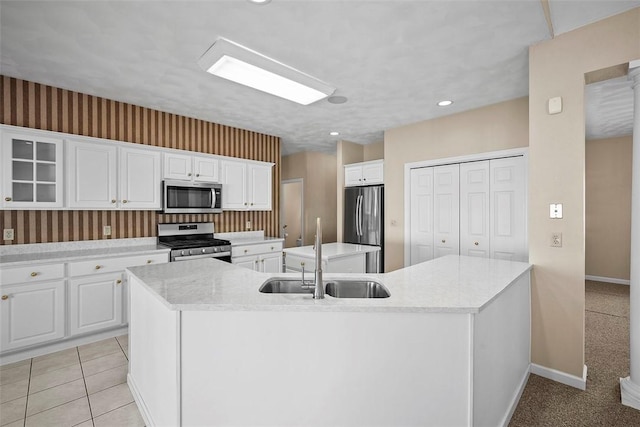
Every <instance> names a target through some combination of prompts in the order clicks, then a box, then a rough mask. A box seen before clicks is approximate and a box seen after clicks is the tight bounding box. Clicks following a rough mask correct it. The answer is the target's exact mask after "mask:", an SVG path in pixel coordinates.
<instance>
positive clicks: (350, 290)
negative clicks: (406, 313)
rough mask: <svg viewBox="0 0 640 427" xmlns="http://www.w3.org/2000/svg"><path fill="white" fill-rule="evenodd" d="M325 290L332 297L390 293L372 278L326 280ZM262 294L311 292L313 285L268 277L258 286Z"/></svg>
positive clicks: (384, 295)
mask: <svg viewBox="0 0 640 427" xmlns="http://www.w3.org/2000/svg"><path fill="white" fill-rule="evenodd" d="M324 285H325V292H326V293H327V294H328V295H330V296H332V297H334V298H388V297H389V296H390V295H391V294H390V293H389V290H388V289H387V288H385V287H384V285H383V284H382V283H379V282H376V281H373V280H357V279H356V280H353V279H339V280H326V281H325V282H324ZM259 291H260V292H261V293H263V294H312V293H313V285H303V284H302V281H301V280H299V279H277V278H276V279H269V280H267V281H266V282H264V283H263V284H262V286H260V289H259Z"/></svg>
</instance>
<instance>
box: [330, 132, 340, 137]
mask: <svg viewBox="0 0 640 427" xmlns="http://www.w3.org/2000/svg"><path fill="white" fill-rule="evenodd" d="M329 135H331V136H338V135H340V132H336V131H333V132H329Z"/></svg>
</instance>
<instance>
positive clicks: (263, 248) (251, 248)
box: [231, 242, 282, 257]
mask: <svg viewBox="0 0 640 427" xmlns="http://www.w3.org/2000/svg"><path fill="white" fill-rule="evenodd" d="M276 252H282V242H273V243H260V244H257V245H244V246H234V247H232V248H231V256H232V257H239V256H251V255H260V254H270V253H276Z"/></svg>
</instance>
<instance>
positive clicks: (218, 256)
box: [174, 252, 231, 261]
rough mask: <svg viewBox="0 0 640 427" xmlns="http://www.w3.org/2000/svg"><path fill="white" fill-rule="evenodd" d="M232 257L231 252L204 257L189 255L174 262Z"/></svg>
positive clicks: (204, 255)
mask: <svg viewBox="0 0 640 427" xmlns="http://www.w3.org/2000/svg"><path fill="white" fill-rule="evenodd" d="M229 255H231V252H218V253H215V254H203V255H189V256H181V257H177V258H175V259H174V261H187V260H190V259H202V258H222V257H225V256H229Z"/></svg>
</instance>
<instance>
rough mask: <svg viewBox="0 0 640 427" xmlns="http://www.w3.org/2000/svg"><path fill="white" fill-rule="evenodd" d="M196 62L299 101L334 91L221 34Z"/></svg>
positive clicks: (313, 99) (221, 74) (306, 102)
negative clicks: (221, 36)
mask: <svg viewBox="0 0 640 427" xmlns="http://www.w3.org/2000/svg"><path fill="white" fill-rule="evenodd" d="M198 65H200V67H201V68H202V69H203V70H205V71H207V72H208V73H211V74H213V75H215V76H218V77H222V78H224V79H227V80H231V81H233V82H236V83H240V84H242V85H245V86H249V87H251V88H253V89H257V90H260V91H262V92H267V93H270V94H271V95H276V96H279V97H281V98H285V99H288V100H289V101H293V102H297V103H298V104H302V105H309V104H311V103H313V102H316V101H319V100H321V99H323V98H326V97H327V96H329V95H331V94H332V93H333V92H334V91H335V88H333V87H331V86H329V85H328V84H326V83H324V82H321V81H320V80H318V79H316V78H314V77H311V76H310V75H308V74H305V73H303V72H301V71H298V70H296V69H295V68H292V67H289V66H288V65H285V64H283V63H281V62H278V61H276V60H274V59H271V58H269V57H267V56H264V55H262V54H260V53H258V52H256V51H253V50H251V49H248V48H246V47H244V46H241V45H239V44H237V43H234V42H232V41H230V40H227V39H224V38H220V39H218V40H217V41H216V42H215V43H214V44H213V46H211V47H210V48H209V50H208V51H207V52H205V54H204V55H202V57H201V58H200V59H199V60H198Z"/></svg>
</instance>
